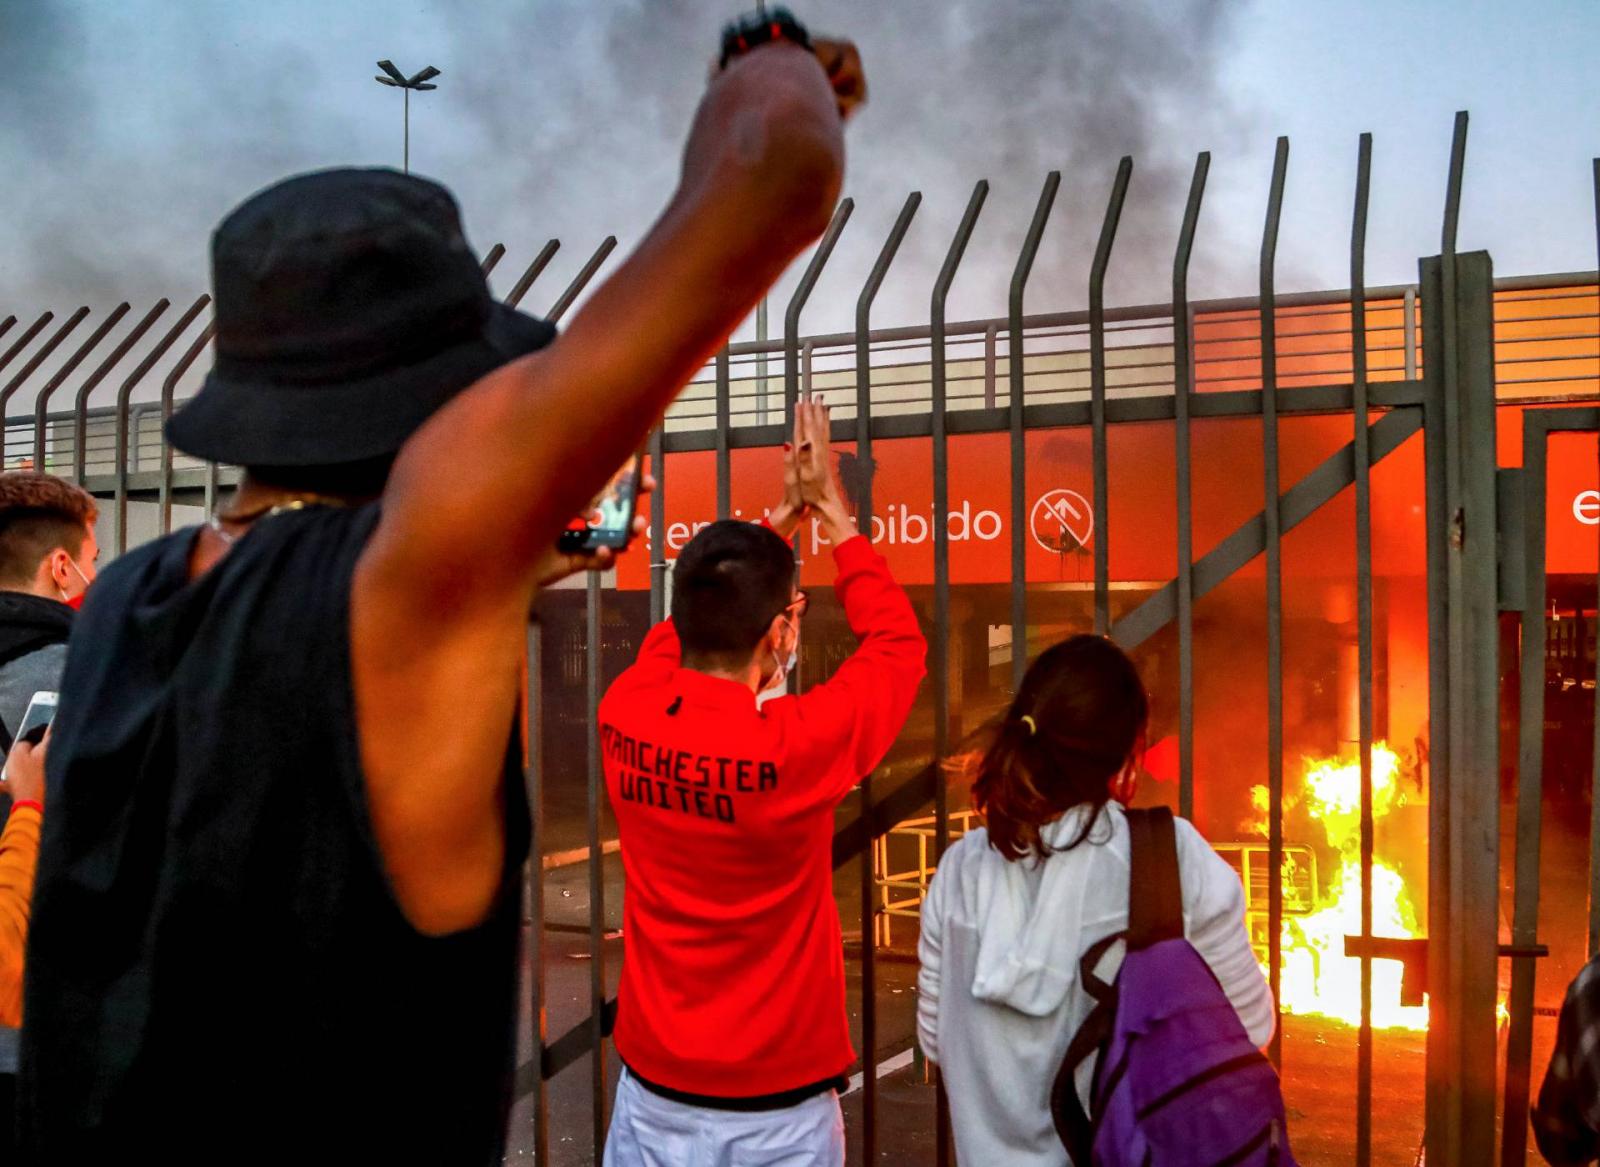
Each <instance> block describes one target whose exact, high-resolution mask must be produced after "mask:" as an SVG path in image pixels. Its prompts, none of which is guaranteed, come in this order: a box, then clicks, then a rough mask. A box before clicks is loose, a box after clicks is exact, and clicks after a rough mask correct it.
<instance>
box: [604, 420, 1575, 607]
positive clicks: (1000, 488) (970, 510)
mask: <svg viewBox="0 0 1600 1167" xmlns="http://www.w3.org/2000/svg"><path fill="white" fill-rule="evenodd" d="M1520 412H1521V411H1520V407H1517V406H1505V407H1503V408H1502V409H1501V410H1500V415H1501V416H1500V425H1499V431H1500V433H1499V444H1500V447H1501V450H1500V454H1501V457H1500V462H1501V464H1502V465H1507V464H1514V463H1516V462H1519V461H1520V442H1521V418H1520ZM1351 425H1352V422H1351V419H1350V416H1349V415H1348V414H1340V415H1327V416H1316V417H1305V416H1290V417H1285V418H1284V419H1283V420H1282V422H1281V427H1280V436H1279V447H1280V475H1279V480H1280V489H1282V490H1287V489H1289V488H1290V487H1292V486H1293V485H1294V484H1295V483H1296V482H1298V481H1300V479H1302V478H1303V477H1305V476H1306V475H1307V474H1309V473H1310V472H1311V471H1313V470H1314V469H1316V468H1317V467H1318V466H1319V465H1321V464H1322V463H1323V462H1324V461H1326V460H1327V459H1328V458H1330V457H1333V456H1335V455H1336V454H1338V453H1339V452H1340V451H1341V450H1342V449H1344V447H1346V446H1347V445H1348V443H1349V442H1350V438H1351ZM1175 439H1176V431H1175V428H1174V427H1173V425H1172V423H1170V422H1151V423H1137V424H1119V425H1116V426H1113V427H1111V431H1110V434H1109V436H1108V442H1107V444H1108V451H1109V457H1108V460H1107V478H1108V485H1109V491H1108V493H1109V508H1108V510H1109V514H1105V515H1100V514H1096V513H1094V508H1093V506H1092V499H1093V463H1092V458H1091V453H1092V451H1091V438H1090V432H1089V430H1088V429H1087V428H1084V427H1074V428H1070V429H1052V430H1033V431H1030V432H1029V433H1028V434H1027V435H1026V447H1025V459H1026V474H1025V483H1026V488H1025V489H1026V496H1025V498H1024V500H1023V503H1024V505H1023V510H1022V514H1023V521H1024V523H1025V524H1026V527H1025V535H1026V538H1025V540H1024V547H1025V554H1026V563H1027V579H1028V582H1029V583H1030V584H1032V585H1036V586H1048V585H1067V586H1074V585H1076V586H1087V585H1088V584H1089V583H1090V582H1091V581H1092V580H1093V579H1094V543H1095V540H1096V539H1108V540H1109V550H1110V566H1111V578H1112V580H1113V581H1132V582H1141V583H1152V582H1164V581H1166V580H1169V579H1171V578H1172V577H1173V575H1174V574H1175V572H1176V569H1177V518H1178V514H1177V502H1176V498H1177V489H1176V472H1175V467H1176V457H1175ZM839 449H840V452H841V453H846V454H852V455H853V453H854V450H853V447H852V446H850V445H843V446H841V447H839ZM873 458H874V461H875V463H876V466H875V469H874V474H873V482H872V494H873V519H872V536H873V542H874V544H875V545H876V546H877V547H878V549H879V550H880V551H881V552H882V553H883V554H884V555H885V557H886V558H887V559H888V560H889V563H890V566H891V567H892V569H893V570H894V572H895V574H896V576H897V578H899V579H900V580H901V581H902V582H905V583H907V584H912V585H925V584H931V583H932V582H933V535H934V524H935V522H936V521H938V519H937V518H936V516H935V515H934V513H933V465H932V444H931V442H930V441H929V439H926V438H901V439H894V440H888V441H880V442H877V443H875V444H874V445H873ZM731 464H732V482H731V497H732V503H733V512H732V514H733V517H735V518H743V519H750V520H755V519H759V518H760V517H761V516H762V515H763V514H764V513H765V512H766V509H767V508H768V507H770V506H771V505H773V504H774V503H776V502H777V501H778V499H779V497H780V494H781V491H782V452H781V451H780V450H777V449H771V448H769V449H757V450H736V451H734V453H733V455H732V461H731ZM1191 464H1192V484H1193V485H1192V499H1193V505H1192V522H1193V534H1192V542H1193V548H1194V555H1195V558H1196V559H1197V560H1198V559H1200V558H1201V557H1203V556H1204V555H1205V554H1206V553H1207V552H1209V551H1211V550H1212V549H1213V548H1215V547H1216V546H1217V545H1218V544H1219V543H1220V542H1221V541H1222V540H1224V539H1226V538H1227V537H1228V536H1229V535H1231V534H1233V533H1234V531H1235V530H1237V529H1238V528H1239V527H1240V526H1241V525H1242V524H1244V523H1246V522H1248V521H1250V520H1251V519H1253V518H1254V517H1255V516H1256V515H1258V514H1259V513H1260V511H1261V508H1262V500H1263V498H1264V487H1265V482H1264V472H1263V460H1262V429H1261V421H1260V420H1259V419H1256V418H1244V419H1232V418H1230V419H1201V420H1196V421H1195V422H1194V423H1193V427H1192V433H1191ZM949 466H950V475H949V506H948V508H947V509H946V514H945V515H944V517H943V521H944V523H945V527H946V530H947V531H948V532H949V538H950V579H951V581H952V582H953V583H956V584H991V583H1007V582H1009V581H1010V578H1011V535H1010V532H1011V523H1012V511H1011V489H1010V482H1011V475H1010V439H1009V436H1008V435H1006V434H1003V433H1000V434H971V435H961V436H957V437H953V438H951V439H950V459H949ZM1423 471H1424V467H1423V449H1422V435H1421V434H1420V433H1417V434H1414V435H1413V436H1411V437H1410V438H1408V439H1407V440H1406V442H1405V443H1403V444H1402V445H1401V446H1400V448H1399V449H1397V450H1395V451H1394V452H1392V453H1391V454H1390V455H1389V456H1387V457H1385V458H1384V459H1382V460H1381V461H1379V462H1378V463H1376V464H1375V465H1374V467H1373V471H1372V507H1373V516H1372V529H1373V570H1374V572H1375V573H1376V574H1378V575H1380V576H1383V575H1396V576H1416V575H1421V574H1422V572H1423V567H1424V560H1423V555H1424V549H1425V545H1426V527H1425V525H1424V519H1425V514H1424V510H1425V506H1424V497H1425V496H1424V473H1423ZM715 473H716V458H715V455H714V454H713V453H711V452H710V451H703V452H700V451H697V452H694V453H685V454H673V455H670V456H669V457H668V459H667V465H666V474H665V498H666V512H667V525H666V531H665V535H666V548H665V558H666V559H668V560H671V559H674V558H676V556H677V554H678V552H679V551H681V550H682V549H683V547H684V545H685V544H686V543H688V541H689V540H690V539H691V538H692V537H693V535H694V533H695V532H696V531H697V530H699V529H700V528H701V527H703V526H705V525H706V524H707V523H710V522H711V521H712V520H713V519H715V518H716V480H715ZM1549 481H1550V486H1549V539H1548V545H1549V565H1550V570H1551V571H1552V572H1580V571H1591V572H1592V571H1594V570H1595V567H1596V547H1597V545H1600V530H1597V527H1600V476H1597V461H1596V449H1595V439H1594V437H1593V436H1592V435H1587V436H1586V435H1578V436H1565V435H1563V436H1558V437H1556V438H1554V439H1552V442H1551V450H1550V471H1549ZM1353 495H1354V492H1353V490H1351V489H1350V488H1348V487H1347V488H1345V489H1344V490H1343V491H1341V492H1339V493H1338V494H1337V495H1336V496H1335V497H1334V498H1333V499H1332V500H1330V501H1329V502H1327V503H1326V504H1325V505H1323V506H1321V507H1319V508H1318V509H1317V510H1316V511H1315V512H1314V513H1313V514H1312V515H1311V516H1310V517H1308V518H1306V519H1305V520H1304V521H1303V522H1301V523H1300V524H1299V525H1298V526H1297V527H1295V528H1294V529H1292V530H1289V531H1287V532H1286V533H1285V535H1284V541H1283V569H1284V572H1285V573H1286V574H1287V575H1289V576H1299V577H1302V578H1325V579H1344V578H1349V577H1352V576H1353V575H1354V571H1355V566H1354V564H1355V505H1354V497H1353ZM648 548H649V540H648V539H646V540H645V545H644V547H640V548H636V549H635V550H634V552H632V553H631V554H627V555H624V556H623V557H622V560H621V562H620V565H619V568H618V582H619V586H621V587H623V588H628V589H642V588H647V587H648V586H649V582H650V573H649V560H650V559H651V558H654V556H653V555H652V554H651V553H650V552H649V550H648ZM827 551H828V544H827V540H826V539H825V537H824V536H823V534H822V530H821V528H820V526H819V525H818V524H816V523H814V522H807V523H805V524H804V525H803V526H802V528H801V532H800V556H801V561H802V574H803V578H804V579H805V580H806V581H807V582H808V583H811V584H817V585H825V584H826V583H827V582H828V581H829V580H830V579H831V578H832V574H831V569H830V567H829V565H828V563H827ZM1261 570H1262V566H1261V560H1260V557H1259V556H1258V557H1257V558H1256V559H1255V560H1254V561H1252V563H1251V564H1250V565H1248V566H1247V567H1246V568H1245V569H1244V571H1245V574H1255V573H1259V572H1260V571H1261Z"/></svg>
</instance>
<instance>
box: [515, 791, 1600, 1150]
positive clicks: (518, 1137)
mask: <svg viewBox="0 0 1600 1167" xmlns="http://www.w3.org/2000/svg"><path fill="white" fill-rule="evenodd" d="M561 817H562V818H564V819H566V822H565V824H564V825H563V827H562V829H561V831H560V840H559V841H560V843H561V844H562V845H563V846H564V847H565V846H573V845H581V844H582V832H581V820H580V821H579V823H578V828H580V829H575V828H574V825H573V823H572V820H571V818H570V817H569V816H567V815H563V816H561ZM1504 836H1505V837H1504V839H1503V841H1502V857H1503V864H1504V866H1505V869H1506V871H1507V878H1506V880H1505V886H1504V896H1503V902H1504V903H1505V904H1506V905H1508V907H1507V909H1506V910H1507V911H1509V903H1510V892H1511V887H1510V881H1509V872H1510V869H1511V863H1512V856H1513V845H1514V822H1513V820H1512V816H1511V815H1510V814H1509V813H1508V814H1507V816H1506V828H1505V832H1504ZM1587 848H1588V838H1587V815H1586V812H1582V811H1579V810H1578V809H1571V810H1567V811H1561V810H1559V809H1556V808H1554V807H1551V808H1548V809H1547V813H1546V821H1545V829H1544V839H1543V853H1542V859H1543V862H1542V864H1541V867H1542V885H1543V886H1542V892H1543V894H1542V896H1541V903H1542V911H1541V917H1542V918H1541V929H1540V932H1541V936H1540V938H1541V940H1542V941H1544V942H1545V943H1547V944H1549V945H1550V947H1551V950H1552V951H1551V956H1550V959H1548V960H1546V961H1542V962H1541V967H1540V968H1539V972H1538V990H1537V994H1536V1010H1537V1013H1536V1017H1535V1026H1534V1053H1533V1066H1534V1081H1533V1088H1534V1090H1535V1091H1537V1087H1538V1080H1539V1078H1540V1077H1541V1076H1542V1074H1543V1071H1544V1067H1545V1065H1546V1064H1547V1063H1548V1061H1549V1056H1550V1047H1551V1044H1552V1043H1553V1041H1554V1036H1555V1013H1556V1011H1557V1010H1558V1009H1559V1006H1560V1003H1561V999H1562V995H1563V992H1564V989H1565V986H1566V984H1567V982H1568V981H1569V980H1570V979H1571V977H1572V976H1573V975H1574V974H1575V973H1576V972H1577V970H1578V969H1579V968H1580V967H1581V966H1582V963H1583V960H1584V951H1585V948H1586V943H1587V941H1586V935H1585V931H1584V920H1583V916H1582V912H1583V905H1584V904H1585V903H1586V896H1587V889H1586V871H1587V860H1588V854H1587ZM556 849H557V848H555V847H552V850H556ZM603 870H604V880H603V895H604V898H605V921H606V927H607V931H608V933H612V934H613V935H612V936H611V938H609V939H608V940H607V941H606V942H605V944H604V960H605V965H606V970H605V971H606V976H605V981H606V986H607V992H608V994H610V993H614V992H615V987H616V981H617V976H618V974H619V972H620V969H621V962H622V946H623V939H622V938H621V937H620V936H618V935H614V934H615V933H616V932H618V931H619V930H620V927H621V918H622V915H621V905H622V867H621V861H620V858H619V857H618V856H617V855H615V854H612V855H608V856H607V857H606V859H605V862H604V865H603ZM858 889H859V869H858V868H855V867H847V868H845V869H843V870H841V871H840V872H839V873H837V875H836V879H835V892H836V897H837V899H838V902H839V904H840V916H841V921H842V924H843V928H844V931H845V934H846V946H847V950H848V951H847V959H846V972H847V975H848V980H849V985H848V991H849V1009H850V1014H851V1021H852V1026H853V1027H856V1026H858V1025H859V1016H860V1002H861V982H860V973H859V943H858V939H859V936H860V932H859V928H860V915H859V912H860V893H859V890H858ZM545 913H546V921H547V924H548V930H547V932H546V935H545V940H544V945H543V955H544V961H543V963H544V969H545V979H546V992H547V1002H548V1034H549V1038H550V1040H554V1039H555V1038H557V1037H559V1036H560V1035H561V1034H563V1033H565V1032H566V1031H567V1030H568V1029H569V1028H570V1027H571V1026H573V1025H574V1024H576V1023H578V1022H579V1021H581V1020H582V1019H583V1018H584V1017H586V1016H587V1015H588V1013H589V1001H590V971H591V966H592V962H591V958H590V953H589V939H588V920H589V872H588V868H587V865H585V864H578V865H573V866H566V867H562V868H559V869H557V870H553V871H550V872H547V873H546V879H545ZM915 938H916V937H915V925H914V923H913V922H911V921H906V920H899V919H897V920H895V922H894V942H895V943H894V947H893V949H891V950H890V951H888V952H882V953H880V956H879V960H878V975H877V1001H878V1042H877V1049H876V1051H875V1056H874V1059H873V1060H874V1064H876V1065H879V1066H884V1065H885V1064H886V1063H887V1064H888V1065H889V1066H893V1067H896V1068H892V1069H888V1070H887V1071H886V1072H884V1073H883V1076H882V1077H881V1078H880V1080H879V1086H878V1090H879V1093H878V1097H879V1106H878V1115H879V1120H878V1122H879V1133H878V1148H879V1150H878V1157H877V1162H879V1163H881V1164H885V1165H896V1167H898V1165H902V1164H903V1165H906V1167H910V1165H913V1164H915V1165H923V1164H932V1163H933V1162H934V1161H935V1152H934V1141H935V1140H934V1091H933V1088H932V1087H931V1086H930V1085H929V1084H927V1083H926V1082H925V1081H924V1075H923V1072H922V1069H921V1067H920V1065H918V1064H915V1063H914V1062H913V1063H910V1064H907V1055H908V1053H909V1051H910V1050H911V1049H912V1047H913V1044H914V1033H915V1009H916V965H915V962H914V959H913V956H914V946H915ZM524 999H525V1000H526V997H524ZM521 1032H522V1034H523V1046H524V1049H523V1055H522V1057H523V1060H524V1061H525V1060H527V1057H528V1053H527V1045H528V1036H527V1035H528V1033H529V1025H528V1022H527V1017H526V1015H524V1017H523V1019H522V1026H521ZM1503 1039H1504V1033H1503V1032H1502V1045H1501V1051H1500V1055H1501V1056H1500V1059H1499V1060H1500V1064H1501V1066H1502V1067H1503V1065H1504V1040H1503ZM608 1052H609V1051H608ZM617 1069H618V1066H617V1061H616V1058H615V1056H614V1055H611V1056H609V1057H608V1058H607V1064H606V1080H607V1094H608V1097H609V1095H610V1092H611V1091H613V1090H614V1089H615V1083H616V1074H617ZM858 1069H859V1067H858ZM1424 1070H1425V1058H1424V1035H1422V1034H1420V1033H1408V1032H1398V1031H1390V1032H1380V1033H1379V1034H1378V1038H1377V1047H1376V1051H1375V1057H1374V1090H1373V1100H1372V1105H1373V1159H1372V1161H1373V1163H1374V1164H1375V1167H1415V1165H1416V1164H1417V1163H1418V1161H1419V1160H1418V1156H1419V1149H1420V1146H1421V1142H1422V1115H1423V1091H1424ZM591 1075H592V1062H591V1061H590V1059H589V1058H587V1057H586V1058H584V1059H582V1060H580V1061H579V1062H577V1063H576V1064H574V1065H573V1066H571V1067H570V1068H568V1069H567V1070H566V1071H565V1072H563V1073H562V1074H560V1075H559V1076H558V1077H556V1078H555V1079H554V1080H552V1081H551V1082H550V1083H549V1085H548V1091H549V1103H548V1105H549V1113H550V1122H551V1139H550V1152H551V1153H550V1164H551V1167H579V1165H583V1164H592V1163H595V1162H596V1159H595V1156H594V1151H593V1135H592V1122H593V1118H592V1115H593V1111H592V1085H591ZM1283 1082H1284V1097H1285V1100H1286V1103H1287V1105H1288V1107H1289V1115H1290V1134H1291V1138H1292V1140H1293V1146H1294V1150H1295V1154H1296V1156H1297V1158H1298V1159H1299V1161H1300V1162H1301V1163H1302V1164H1304V1165H1305V1167H1345V1165H1347V1164H1350V1163H1353V1162H1354V1161H1355V1152H1354V1139H1355V1118H1354V1116H1355V1108H1356V1035H1355V1031H1354V1030H1353V1029H1351V1028H1350V1027H1348V1026H1346V1025H1343V1024H1340V1023H1338V1022H1332V1021H1324V1020H1322V1019H1319V1018H1307V1017H1289V1018H1286V1019H1285V1022H1284V1063H1283ZM861 1101H862V1100H861V1093H860V1091H859V1090H856V1091H855V1092H853V1093H852V1094H851V1095H849V1096H847V1097H846V1098H845V1099H844V1102H843V1106H844V1113H845V1121H846V1127H847V1132H848V1135H849V1140H850V1156H851V1158H850V1162H851V1163H852V1164H859V1163H861V1162H862V1160H861V1146H860V1138H861V1121H860V1120H861ZM531 1113H532V1108H531V1105H530V1101H529V1100H528V1099H524V1100H523V1101H522V1102H521V1103H520V1104H519V1105H518V1106H517V1108H516V1111H515V1112H514V1114H513V1117H512V1124H511V1137H510V1140H509V1147H508V1153H507V1162H508V1163H517V1162H532V1161H533V1157H532V1145H533V1144H532V1133H531V1126H530V1124H531ZM1539 1161H1540V1160H1539V1158H1538V1156H1537V1153H1536V1152H1533V1151H1531V1140H1530V1156H1529V1162H1530V1163H1537V1162H1539Z"/></svg>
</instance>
